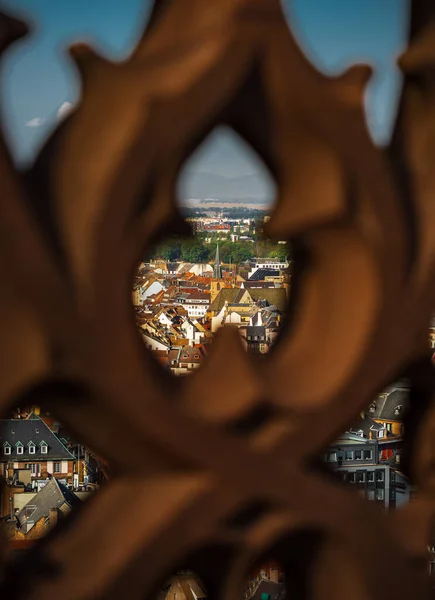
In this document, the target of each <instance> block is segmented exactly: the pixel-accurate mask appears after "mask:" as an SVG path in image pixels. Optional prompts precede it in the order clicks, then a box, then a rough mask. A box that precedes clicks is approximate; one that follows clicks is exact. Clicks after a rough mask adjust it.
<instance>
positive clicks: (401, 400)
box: [368, 388, 409, 422]
mask: <svg viewBox="0 0 435 600" xmlns="http://www.w3.org/2000/svg"><path fill="white" fill-rule="evenodd" d="M408 404H409V390H408V389H407V388H395V389H393V390H392V391H389V392H387V393H385V394H381V395H380V396H378V397H377V398H376V400H375V401H374V402H373V403H372V405H371V406H370V407H369V410H368V414H369V416H370V417H372V418H373V419H380V420H381V421H400V422H401V421H403V417H404V414H405V411H406V409H407V407H408Z"/></svg>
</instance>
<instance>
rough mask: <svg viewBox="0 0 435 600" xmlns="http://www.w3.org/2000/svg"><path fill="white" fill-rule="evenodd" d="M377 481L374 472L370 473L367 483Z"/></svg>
mask: <svg viewBox="0 0 435 600" xmlns="http://www.w3.org/2000/svg"><path fill="white" fill-rule="evenodd" d="M374 480H375V472H374V471H369V472H368V473H367V481H374Z"/></svg>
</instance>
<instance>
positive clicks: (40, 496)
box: [17, 477, 81, 533]
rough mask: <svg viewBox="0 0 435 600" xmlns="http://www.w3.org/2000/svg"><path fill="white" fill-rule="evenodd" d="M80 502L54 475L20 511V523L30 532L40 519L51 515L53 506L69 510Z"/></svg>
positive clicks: (21, 526)
mask: <svg viewBox="0 0 435 600" xmlns="http://www.w3.org/2000/svg"><path fill="white" fill-rule="evenodd" d="M80 503H81V500H79V498H78V497H77V496H76V495H75V494H74V493H73V492H71V491H70V490H69V489H68V488H67V487H65V486H64V485H62V484H61V483H59V482H58V481H57V480H56V479H55V478H54V477H52V478H51V479H50V481H49V482H47V483H46V485H45V486H44V487H43V488H42V489H41V490H40V491H39V492H38V493H37V494H36V496H35V497H34V498H32V499H31V500H29V502H28V503H27V504H26V505H25V506H24V507H23V508H22V509H21V511H20V512H19V513H18V515H17V519H18V525H19V527H20V529H22V530H24V532H25V533H28V532H29V531H30V529H31V528H32V527H33V526H34V525H36V523H37V522H38V521H39V519H41V518H43V517H48V516H49V515H50V509H51V508H57V509H58V510H62V512H68V511H69V510H71V509H72V508H74V506H77V505H78V504H80ZM65 508H66V509H67V510H65Z"/></svg>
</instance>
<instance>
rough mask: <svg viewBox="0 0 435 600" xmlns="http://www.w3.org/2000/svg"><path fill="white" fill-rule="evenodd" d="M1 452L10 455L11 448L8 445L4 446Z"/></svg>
mask: <svg viewBox="0 0 435 600" xmlns="http://www.w3.org/2000/svg"><path fill="white" fill-rule="evenodd" d="M3 451H4V453H5V454H10V453H11V447H10V446H9V444H5V445H4V446H3Z"/></svg>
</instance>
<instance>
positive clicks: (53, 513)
mask: <svg viewBox="0 0 435 600" xmlns="http://www.w3.org/2000/svg"><path fill="white" fill-rule="evenodd" d="M57 519H58V511H57V508H50V514H49V524H50V529H52V528H53V527H56V525H57Z"/></svg>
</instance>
